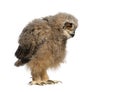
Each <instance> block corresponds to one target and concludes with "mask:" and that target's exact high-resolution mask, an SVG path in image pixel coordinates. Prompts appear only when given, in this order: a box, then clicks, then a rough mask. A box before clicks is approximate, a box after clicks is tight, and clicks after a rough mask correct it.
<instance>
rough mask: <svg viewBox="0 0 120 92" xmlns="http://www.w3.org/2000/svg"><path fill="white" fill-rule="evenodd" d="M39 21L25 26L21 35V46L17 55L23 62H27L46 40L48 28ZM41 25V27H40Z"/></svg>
mask: <svg viewBox="0 0 120 92" xmlns="http://www.w3.org/2000/svg"><path fill="white" fill-rule="evenodd" d="M36 24H39V23H34V22H33V23H31V24H29V25H28V26H27V27H25V28H24V29H23V31H22V33H21V35H20V39H19V46H18V49H17V51H16V52H15V56H16V57H17V58H18V59H19V60H20V61H21V62H22V63H27V62H29V61H30V59H31V57H32V56H33V55H34V54H35V53H36V51H37V49H38V48H39V46H41V45H42V44H43V43H44V42H45V37H46V30H45V28H44V29H42V27H41V26H42V25H40V26H38V25H36ZM40 27H41V28H40Z"/></svg>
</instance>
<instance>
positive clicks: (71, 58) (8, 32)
mask: <svg viewBox="0 0 120 92" xmlns="http://www.w3.org/2000/svg"><path fill="white" fill-rule="evenodd" d="M58 12H67V13H71V14H73V15H74V16H75V17H76V18H77V19H78V20H79V27H78V29H77V30H76V35H75V37H74V38H72V39H69V41H68V44H67V56H66V59H65V60H66V63H64V64H62V65H61V67H60V68H59V69H57V70H49V71H48V73H49V76H50V78H51V79H55V80H61V81H62V82H63V83H62V84H56V85H47V86H29V85H28V82H29V81H30V80H31V78H30V77H31V75H30V71H29V70H27V69H26V67H25V66H23V67H20V68H17V67H14V62H15V61H16V60H17V59H16V58H15V56H14V53H15V51H16V49H17V46H18V43H17V41H18V36H19V35H20V33H21V31H22V29H23V28H24V26H25V25H26V24H27V23H28V22H30V21H31V20H33V19H34V18H40V17H44V16H48V15H54V14H56V13H58ZM8 91H9V92H120V1H119V0H0V92H8Z"/></svg>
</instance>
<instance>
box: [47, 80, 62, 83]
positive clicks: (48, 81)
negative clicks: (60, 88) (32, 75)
mask: <svg viewBox="0 0 120 92" xmlns="http://www.w3.org/2000/svg"><path fill="white" fill-rule="evenodd" d="M57 83H62V82H61V81H56V80H47V84H57Z"/></svg>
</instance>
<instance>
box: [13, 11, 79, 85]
mask: <svg viewBox="0 0 120 92" xmlns="http://www.w3.org/2000/svg"><path fill="white" fill-rule="evenodd" d="M77 27H78V20H77V19H76V18H75V17H74V16H73V15H71V14H68V13H58V14H55V15H52V16H46V17H43V18H39V19H34V20H33V21H31V22H30V23H28V24H27V25H26V26H25V27H24V29H23V31H22V33H21V34H20V36H19V40H18V43H19V46H18V48H17V50H16V52H15V56H16V58H17V59H18V60H17V61H16V62H15V64H14V65H15V66H17V67H19V66H22V65H26V66H27V67H28V68H29V69H30V71H31V76H32V80H31V81H30V82H29V84H30V85H46V84H55V83H58V82H60V81H55V80H50V79H49V76H48V74H47V70H48V69H49V68H57V67H59V66H60V64H61V63H63V62H64V58H65V55H66V43H67V40H68V39H69V38H72V37H74V35H75V30H76V28H77Z"/></svg>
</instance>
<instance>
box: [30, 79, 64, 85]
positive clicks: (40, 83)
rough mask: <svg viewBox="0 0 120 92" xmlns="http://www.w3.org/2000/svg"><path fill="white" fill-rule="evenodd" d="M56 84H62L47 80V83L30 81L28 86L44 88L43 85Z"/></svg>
mask: <svg viewBox="0 0 120 92" xmlns="http://www.w3.org/2000/svg"><path fill="white" fill-rule="evenodd" d="M57 83H62V82H61V81H56V80H47V81H41V82H39V81H31V82H29V85H40V86H44V85H51V84H57Z"/></svg>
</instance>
